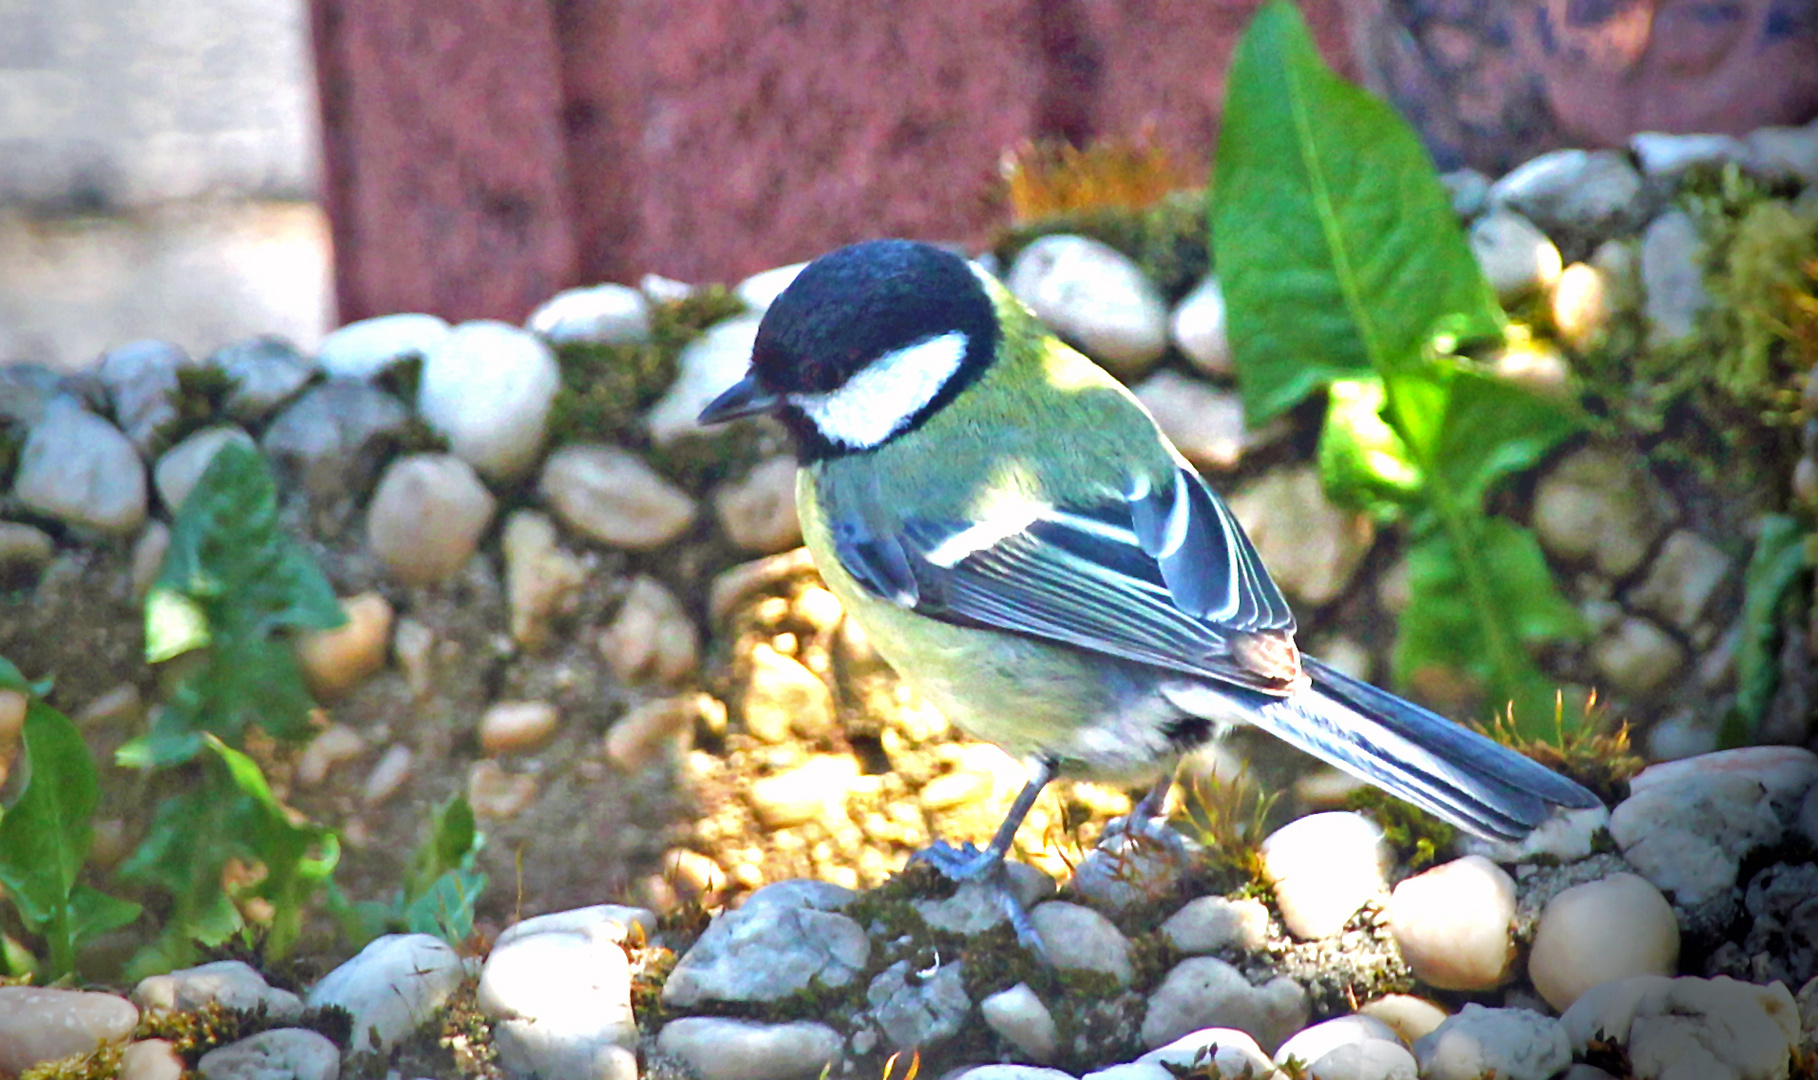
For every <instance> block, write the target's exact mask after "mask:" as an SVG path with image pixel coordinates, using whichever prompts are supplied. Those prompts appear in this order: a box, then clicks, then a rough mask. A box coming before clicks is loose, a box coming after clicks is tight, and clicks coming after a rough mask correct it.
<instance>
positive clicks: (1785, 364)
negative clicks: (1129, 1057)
mask: <svg viewBox="0 0 1818 1080" xmlns="http://www.w3.org/2000/svg"><path fill="white" fill-rule="evenodd" d="M1710 257H1711V265H1710V269H1709V272H1708V273H1707V276H1706V280H1707V283H1708V286H1709V288H1710V291H1711V297H1712V300H1713V301H1714V303H1713V304H1712V308H1711V317H1710V319H1709V320H1708V327H1707V329H1706V333H1707V334H1708V336H1710V337H1711V338H1712V340H1713V342H1714V343H1715V344H1716V345H1717V346H1718V351H1717V355H1716V372H1715V374H1716V378H1717V381H1718V383H1719V384H1720V385H1721V386H1722V387H1723V388H1724V389H1725V390H1726V391H1728V392H1729V393H1730V394H1731V395H1732V396H1734V397H1737V398H1740V399H1743V400H1753V399H1758V398H1760V397H1761V396H1763V395H1764V394H1767V393H1769V392H1770V391H1772V390H1773V389H1775V388H1776V387H1777V386H1779V385H1782V384H1784V383H1785V382H1786V380H1787V378H1788V377H1789V376H1790V375H1792V374H1795V373H1796V372H1795V371H1794V368H1795V366H1796V365H1795V361H1794V356H1793V350H1792V349H1791V348H1790V346H1791V345H1792V344H1793V342H1794V340H1795V339H1794V336H1793V334H1792V326H1793V324H1794V322H1795V319H1796V318H1797V312H1798V304H1797V298H1798V297H1800V296H1810V295H1811V294H1810V292H1809V291H1807V286H1808V284H1809V279H1808V278H1807V277H1806V275H1805V272H1804V270H1805V266H1806V264H1807V263H1808V262H1810V261H1811V260H1813V259H1818V211H1809V210H1808V211H1800V210H1795V209H1794V208H1793V207H1792V206H1791V205H1789V204H1787V203H1784V202H1779V201H1764V202H1758V203H1755V204H1754V205H1752V206H1750V207H1749V208H1748V209H1747V210H1746V211H1745V212H1744V213H1743V214H1742V215H1741V216H1740V217H1738V218H1736V219H1735V221H1734V223H1733V225H1732V226H1731V227H1730V228H1728V229H1726V230H1720V231H1719V232H1718V235H1717V236H1715V237H1714V238H1713V242H1712V244H1711V250H1710ZM1809 364H1810V362H1809V360H1808V361H1807V366H1809ZM1797 373H1799V374H1803V369H1800V370H1799V371H1798V372H1797Z"/></svg>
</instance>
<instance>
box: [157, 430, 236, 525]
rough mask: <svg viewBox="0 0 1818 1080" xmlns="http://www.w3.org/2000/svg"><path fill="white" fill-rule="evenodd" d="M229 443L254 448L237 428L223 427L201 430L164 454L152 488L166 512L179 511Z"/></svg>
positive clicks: (159, 460)
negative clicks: (154, 489) (216, 456)
mask: <svg viewBox="0 0 1818 1080" xmlns="http://www.w3.org/2000/svg"><path fill="white" fill-rule="evenodd" d="M228 443H237V444H238V445H240V446H244V447H246V448H247V449H252V448H253V440H252V436H251V435H248V434H247V433H246V432H244V431H241V430H240V429H239V428H237V427H232V426H224V427H212V428H204V429H203V430H201V431H198V432H196V433H195V434H194V435H191V436H190V437H189V438H187V439H184V440H183V441H182V442H180V443H178V444H177V445H175V446H173V447H171V448H170V449H169V450H166V451H165V452H164V455H163V456H162V457H160V458H159V459H158V464H157V467H156V468H154V469H153V470H152V484H153V486H154V487H156V488H157V489H158V498H159V499H160V500H161V501H162V502H163V503H164V508H165V509H166V510H168V511H170V512H171V514H173V515H174V514H176V513H177V511H179V510H181V509H182V507H183V501H184V500H185V499H187V498H189V493H190V491H191V490H193V489H194V488H195V486H196V482H197V481H199V480H201V479H202V474H203V473H205V472H207V471H208V466H209V465H210V464H211V463H213V462H214V460H215V454H217V453H219V452H220V450H221V448H222V447H223V446H226V445H227V444H228Z"/></svg>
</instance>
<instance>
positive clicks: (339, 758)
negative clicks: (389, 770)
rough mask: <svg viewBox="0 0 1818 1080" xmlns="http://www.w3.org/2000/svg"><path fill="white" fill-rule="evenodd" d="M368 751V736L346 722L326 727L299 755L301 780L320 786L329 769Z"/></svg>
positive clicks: (308, 785) (306, 784)
mask: <svg viewBox="0 0 1818 1080" xmlns="http://www.w3.org/2000/svg"><path fill="white" fill-rule="evenodd" d="M365 752H366V737H365V736H364V735H361V734H360V733H359V732H358V731H357V730H355V729H353V728H351V727H348V726H347V725H346V724H330V725H328V726H327V727H325V728H323V729H322V730H321V732H320V733H318V734H317V735H316V737H315V738H313V739H311V740H309V745H308V746H306V747H304V748H303V753H302V755H301V756H299V757H298V758H297V783H298V784H299V785H301V786H303V787H306V788H310V787H317V786H319V785H320V784H321V783H322V782H323V781H324V780H327V779H328V771H329V770H330V769H332V768H334V767H335V766H336V765H339V764H341V763H342V762H343V761H352V760H353V759H355V758H357V757H359V756H360V755H361V754H364V753H365Z"/></svg>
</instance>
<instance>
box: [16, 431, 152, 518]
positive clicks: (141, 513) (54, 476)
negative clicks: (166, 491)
mask: <svg viewBox="0 0 1818 1080" xmlns="http://www.w3.org/2000/svg"><path fill="white" fill-rule="evenodd" d="M13 495H14V496H15V497H16V498H17V499H18V500H19V502H20V503H21V504H23V505H24V506H25V507H27V508H28V509H31V510H34V511H36V512H37V513H40V514H43V515H44V516H45V517H48V518H54V519H55V520H57V521H62V522H65V523H67V524H70V525H80V526H85V527H87V528H91V529H96V530H99V531H101V532H106V533H129V532H132V531H134V530H136V529H137V528H138V527H139V526H140V525H141V524H143V523H144V521H145V502H146V490H145V463H144V462H142V461H140V460H139V451H137V450H135V449H134V448H133V444H132V443H131V442H129V441H128V440H127V438H126V436H125V435H122V434H121V433H120V429H119V428H117V427H115V426H114V425H112V424H110V423H108V422H107V421H106V420H103V419H101V418H100V417H99V416H96V415H95V414H94V413H91V412H85V411H84V410H83V409H82V406H80V405H78V404H77V403H76V402H75V401H73V400H71V399H69V398H57V399H56V400H54V401H52V402H51V403H50V404H49V405H47V406H45V409H44V418H43V419H42V420H39V421H38V422H37V423H36V424H34V425H32V429H31V433H30V434H29V435H27V436H26V438H25V448H24V450H23V451H22V452H21V453H20V455H19V470H18V472H17V473H16V474H15V475H14V478H13Z"/></svg>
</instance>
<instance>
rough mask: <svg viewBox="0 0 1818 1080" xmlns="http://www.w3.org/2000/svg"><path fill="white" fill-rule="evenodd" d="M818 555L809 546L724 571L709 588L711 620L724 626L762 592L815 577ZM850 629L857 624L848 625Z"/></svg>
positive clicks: (708, 599)
mask: <svg viewBox="0 0 1818 1080" xmlns="http://www.w3.org/2000/svg"><path fill="white" fill-rule="evenodd" d="M814 572H815V569H814V556H813V555H812V554H810V553H809V551H808V549H807V548H805V547H799V548H796V549H795V550H794V551H785V552H783V553H782V554H781V555H771V556H768V557H766V558H762V559H753V560H752V561H751V562H748V563H740V564H739V565H737V566H734V567H732V568H730V569H728V570H722V571H720V573H719V574H718V575H717V576H716V577H715V578H714V579H713V584H712V585H711V586H709V587H708V589H707V618H708V619H709V620H711V621H712V622H716V623H723V622H725V621H726V620H727V619H729V618H731V617H732V613H733V611H734V610H735V609H737V608H738V607H739V606H740V605H742V604H743V603H745V601H747V600H749V599H750V598H751V597H752V596H754V595H756V594H757V593H758V592H760V591H762V590H764V589H768V588H770V587H771V586H774V585H779V584H781V583H783V582H786V581H788V580H790V579H791V578H794V577H797V576H799V575H803V574H812V573H814ZM847 625H848V626H851V625H853V624H851V623H848V624H847Z"/></svg>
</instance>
